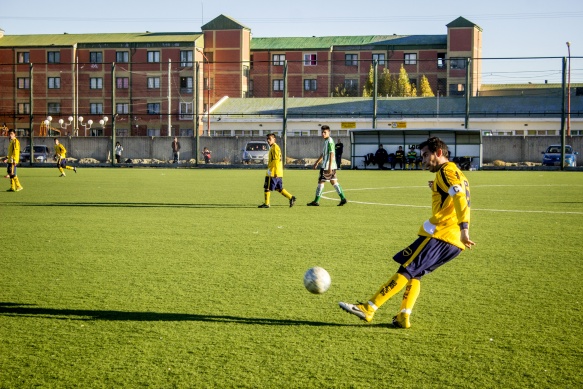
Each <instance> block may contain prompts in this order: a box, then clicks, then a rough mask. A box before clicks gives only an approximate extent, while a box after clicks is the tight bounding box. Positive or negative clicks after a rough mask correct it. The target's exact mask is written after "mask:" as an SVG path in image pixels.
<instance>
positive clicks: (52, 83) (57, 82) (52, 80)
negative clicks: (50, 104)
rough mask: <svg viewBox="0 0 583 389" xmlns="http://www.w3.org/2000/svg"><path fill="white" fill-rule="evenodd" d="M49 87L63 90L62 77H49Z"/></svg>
mask: <svg viewBox="0 0 583 389" xmlns="http://www.w3.org/2000/svg"><path fill="white" fill-rule="evenodd" d="M48 87H49V89H60V88H61V77H49V79H48Z"/></svg>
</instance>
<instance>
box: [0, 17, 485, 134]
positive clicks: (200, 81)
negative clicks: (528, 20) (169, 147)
mask: <svg viewBox="0 0 583 389" xmlns="http://www.w3.org/2000/svg"><path fill="white" fill-rule="evenodd" d="M201 30H202V31H201V32H167V33H153V32H145V33H103V34H67V33H64V34H62V35H55V34H51V35H7V34H5V32H4V31H2V30H0V126H1V125H2V124H4V126H5V127H6V128H15V129H17V130H19V132H21V133H23V134H25V133H28V130H29V129H30V128H33V129H34V135H35V136H40V135H45V134H47V135H51V134H53V135H55V134H61V135H77V136H111V134H112V131H113V130H115V134H116V135H120V136H146V135H148V136H169V135H177V136H192V135H193V134H194V133H195V132H194V131H195V129H196V130H198V131H199V133H200V132H202V128H203V126H202V119H203V118H206V119H207V120H208V119H210V118H211V115H212V107H213V105H215V104H216V103H217V102H218V101H220V100H221V98H223V97H225V96H229V97H230V98H250V97H274V98H278V97H279V98H280V97H282V96H283V93H284V90H283V89H284V84H285V80H284V68H286V79H287V84H285V85H287V88H288V89H287V92H288V96H290V97H330V96H331V95H332V94H333V91H334V90H335V88H337V87H340V88H346V89H347V90H353V91H356V92H357V93H358V95H360V93H361V91H362V87H363V85H364V83H365V82H366V79H367V77H368V75H369V71H370V68H371V64H373V61H376V63H377V64H378V70H379V72H381V71H382V69H384V68H387V69H389V71H390V73H392V74H398V72H399V69H400V67H401V66H403V67H404V68H405V70H406V71H407V73H408V75H409V77H410V80H411V82H412V83H413V84H416V83H417V82H418V81H419V80H420V78H421V77H422V76H425V77H427V79H428V80H429V83H430V86H431V88H432V90H433V92H434V93H435V94H438V93H439V94H440V95H441V96H455V95H464V94H465V89H466V86H465V85H466V81H467V78H466V77H467V73H466V71H467V69H466V65H467V64H468V61H467V59H468V58H480V57H481V45H482V30H481V28H480V27H479V26H477V25H475V24H473V23H472V22H470V21H468V20H466V19H464V18H463V17H459V18H457V19H456V20H454V21H452V22H451V23H449V24H447V25H446V33H445V34H439V35H407V36H405V35H377V36H342V37H302V38H297V37H289V38H288V37H284V38H255V37H252V34H251V29H250V28H248V27H246V26H244V25H242V24H240V23H238V22H237V21H236V20H234V19H232V18H229V17H227V16H224V15H220V16H218V17H217V18H215V19H213V20H212V21H210V22H208V23H207V24H205V25H204V26H202V27H201ZM469 63H470V66H471V68H470V70H471V71H470V75H471V77H472V78H471V85H472V91H471V93H472V95H475V94H476V91H477V90H478V88H479V85H480V74H481V69H480V61H471V62H469ZM284 65H286V66H284ZM209 108H210V111H209ZM105 117H107V118H108V120H105ZM81 118H82V119H83V120H82V121H81V120H80V119H81ZM49 119H50V121H49ZM90 121H91V124H90ZM45 123H46V124H45Z"/></svg>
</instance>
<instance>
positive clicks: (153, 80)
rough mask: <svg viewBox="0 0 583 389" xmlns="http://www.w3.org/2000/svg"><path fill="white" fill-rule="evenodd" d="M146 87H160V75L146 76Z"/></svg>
mask: <svg viewBox="0 0 583 389" xmlns="http://www.w3.org/2000/svg"><path fill="white" fill-rule="evenodd" d="M147 85H148V89H160V77H148V84H147Z"/></svg>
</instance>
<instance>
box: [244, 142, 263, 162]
mask: <svg viewBox="0 0 583 389" xmlns="http://www.w3.org/2000/svg"><path fill="white" fill-rule="evenodd" d="M268 153H269V143H267V142H266V141H264V140H255V141H251V142H247V144H245V148H244V149H243V163H267V154H268Z"/></svg>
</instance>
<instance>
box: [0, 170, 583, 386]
mask: <svg viewBox="0 0 583 389" xmlns="http://www.w3.org/2000/svg"><path fill="white" fill-rule="evenodd" d="M264 174H265V172H264V171H263V170H246V169H242V170H229V169H224V170H222V169H221V170H220V169H139V168H134V169H130V168H126V169H123V168H120V169H111V168H86V169H83V168H80V169H79V172H78V173H77V174H75V173H73V172H72V171H70V172H69V171H68V172H67V177H64V178H59V177H58V175H59V173H58V171H57V169H56V168H54V169H47V168H19V177H20V181H21V182H22V185H23V187H24V190H23V191H21V192H17V193H12V192H4V190H5V189H7V188H8V186H9V184H8V180H5V179H4V180H2V181H0V183H3V185H4V186H3V187H2V188H0V189H2V192H0V215H1V216H2V224H3V231H2V237H3V238H2V245H1V246H0V388H18V387H35V386H38V387H84V388H86V387H107V388H113V387H153V388H165V387H177V388H187V387H209V388H211V387H253V388H282V387H285V388H288V387H289V388H300V387H302V388H304V387H354V388H368V387H372V388H396V387H402V388H442V387H466V388H493V387H500V388H524V387H540V388H575V387H583V378H582V377H583V375H582V374H581V371H582V369H583V352H582V350H583V332H582V330H581V329H582V328H583V307H582V304H583V287H582V286H583V281H582V278H581V277H582V274H583V262H582V259H583V254H582V247H583V244H582V243H581V241H582V236H583V174H581V173H577V172H546V171H545V172H535V171H528V172H493V171H472V172H467V173H466V174H467V177H468V179H469V181H470V185H471V189H472V192H471V195H472V198H471V205H472V224H471V229H470V232H471V238H472V240H474V241H475V242H476V243H477V245H476V246H475V248H474V249H472V250H471V251H469V250H466V251H465V252H464V253H462V254H461V255H460V256H459V257H458V258H457V259H455V260H454V261H453V262H451V263H449V264H447V265H445V266H444V267H442V268H440V269H438V270H437V271H436V272H435V273H433V274H430V275H428V276H427V277H426V278H424V279H423V282H422V287H421V295H420V297H419V300H418V302H417V305H416V306H415V309H414V311H413V314H412V315H411V324H412V327H411V328H410V329H408V330H403V329H396V328H393V326H392V325H391V324H390V323H391V318H392V316H394V315H395V313H396V312H397V309H398V308H399V305H400V302H401V301H400V300H401V295H402V293H400V294H399V295H397V297H396V298H394V299H392V300H390V301H389V302H387V303H386V304H385V305H384V306H382V307H381V308H380V309H379V311H378V312H377V314H376V316H375V319H374V321H373V322H372V323H370V324H366V323H364V322H360V321H359V320H358V319H357V318H356V317H354V316H352V315H348V314H346V313H345V312H343V311H342V310H341V309H340V308H339V307H338V302H339V301H348V302H356V301H357V300H365V299H368V298H369V297H370V296H371V295H372V294H373V293H375V292H376V291H377V288H378V287H379V286H380V285H381V284H382V283H384V282H385V281H386V280H387V279H388V278H389V277H390V276H391V275H392V274H393V273H394V272H395V271H396V269H397V264H396V263H395V262H393V261H392V259H391V258H392V256H393V255H394V254H395V253H396V252H397V251H399V250H401V249H402V248H404V247H406V246H407V245H408V244H409V243H411V242H412V241H413V240H414V239H415V237H416V233H417V230H418V228H419V226H420V225H421V223H422V222H423V221H425V220H426V219H427V218H428V217H429V216H430V214H431V210H430V201H431V199H430V191H429V189H428V188H427V181H428V180H430V179H433V174H431V173H429V172H421V171H411V172H402V171H362V170H360V171H340V172H339V174H338V177H339V181H340V183H341V185H342V186H343V188H344V190H345V192H346V196H347V198H348V201H349V203H348V204H347V205H346V206H344V207H337V206H336V204H338V196H337V195H336V193H335V192H334V190H333V188H332V187H331V186H330V185H329V184H326V187H325V190H326V193H325V195H324V196H325V198H323V199H322V202H321V203H322V205H321V206H320V207H318V208H316V207H307V206H306V203H307V202H309V201H312V200H313V197H314V193H315V189H316V184H317V172H316V171H314V170H286V172H285V178H284V183H285V187H286V189H287V190H288V191H289V192H291V193H292V194H293V195H295V196H296V197H297V198H298V202H297V203H296V206H294V207H293V208H289V206H288V202H287V199H285V198H284V197H283V196H281V195H279V194H277V193H273V194H272V195H271V208H270V209H257V205H259V204H261V203H262V201H263V188H262V186H263V179H264ZM312 266H321V267H324V268H325V269H326V270H327V271H328V272H329V273H330V275H331V277H332V286H331V287H330V289H329V290H328V291H327V292H326V293H325V294H322V295H313V294H310V293H308V292H307V291H306V290H305V289H304V287H303V283H302V277H303V274H304V272H305V271H306V270H307V269H308V268H310V267H312Z"/></svg>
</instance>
